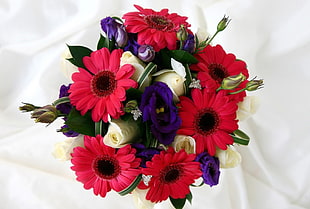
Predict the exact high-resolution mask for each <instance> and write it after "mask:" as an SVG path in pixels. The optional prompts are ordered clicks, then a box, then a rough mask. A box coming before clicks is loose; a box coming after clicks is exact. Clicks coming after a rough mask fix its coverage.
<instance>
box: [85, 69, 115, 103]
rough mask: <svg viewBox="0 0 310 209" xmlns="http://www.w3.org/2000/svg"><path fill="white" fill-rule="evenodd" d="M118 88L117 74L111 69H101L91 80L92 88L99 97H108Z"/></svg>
mask: <svg viewBox="0 0 310 209" xmlns="http://www.w3.org/2000/svg"><path fill="white" fill-rule="evenodd" d="M115 88H116V80H115V75H114V73H113V72H111V71H101V72H99V73H98V74H96V75H95V76H94V77H93V78H92V80H91V89H92V91H93V93H94V94H95V95H96V96H98V97H106V96H108V95H110V94H112V93H113V91H114V89H115Z"/></svg>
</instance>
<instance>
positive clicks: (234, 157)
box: [215, 146, 241, 168]
mask: <svg viewBox="0 0 310 209" xmlns="http://www.w3.org/2000/svg"><path fill="white" fill-rule="evenodd" d="M215 156H216V157H218V159H219V160H220V167H221V168H234V167H236V166H237V165H239V164H240V163H241V155H240V153H239V152H238V151H237V150H236V149H235V148H234V147H233V146H228V147H227V150H221V149H217V150H216V154H215Z"/></svg>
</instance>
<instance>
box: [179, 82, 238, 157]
mask: <svg viewBox="0 0 310 209" xmlns="http://www.w3.org/2000/svg"><path fill="white" fill-rule="evenodd" d="M192 98H193V100H191V99H189V98H188V97H184V96H182V97H180V103H179V106H180V108H179V115H180V117H181V120H182V124H181V127H180V129H179V130H178V132H177V134H184V135H188V136H192V137H193V138H194V139H195V141H196V152H197V153H198V154H199V153H201V152H203V151H205V150H206V151H207V152H208V153H209V154H210V155H211V156H213V155H214V154H215V151H216V149H215V148H216V147H218V148H220V149H223V150H226V149H227V145H228V144H232V143H233V142H234V140H233V138H232V137H231V136H230V135H229V134H230V133H232V132H233V131H235V130H236V129H238V124H237V120H236V111H237V109H238V106H237V102H236V101H234V100H230V99H229V97H228V96H225V92H223V91H220V92H219V93H217V94H215V93H213V92H208V90H207V89H206V88H204V89H203V90H199V89H193V90H192Z"/></svg>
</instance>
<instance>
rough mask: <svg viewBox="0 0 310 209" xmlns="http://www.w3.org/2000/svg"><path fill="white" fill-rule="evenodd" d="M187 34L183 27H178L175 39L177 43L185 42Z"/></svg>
mask: <svg viewBox="0 0 310 209" xmlns="http://www.w3.org/2000/svg"><path fill="white" fill-rule="evenodd" d="M187 36H188V32H187V30H186V28H185V27H184V25H180V28H179V30H178V31H177V39H178V40H179V41H185V40H186V39H187Z"/></svg>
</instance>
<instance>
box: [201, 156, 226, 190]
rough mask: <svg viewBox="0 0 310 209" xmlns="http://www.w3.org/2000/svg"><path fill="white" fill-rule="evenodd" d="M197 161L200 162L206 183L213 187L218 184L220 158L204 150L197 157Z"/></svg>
mask: <svg viewBox="0 0 310 209" xmlns="http://www.w3.org/2000/svg"><path fill="white" fill-rule="evenodd" d="M196 161H198V162H200V168H201V171H202V178H203V181H204V183H205V184H208V185H210V186H211V187H212V186H214V185H217V184H218V183H219V177H220V161H219V159H218V158H217V157H213V156H211V155H209V154H208V153H207V152H202V153H200V154H199V155H198V156H197V157H196Z"/></svg>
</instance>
